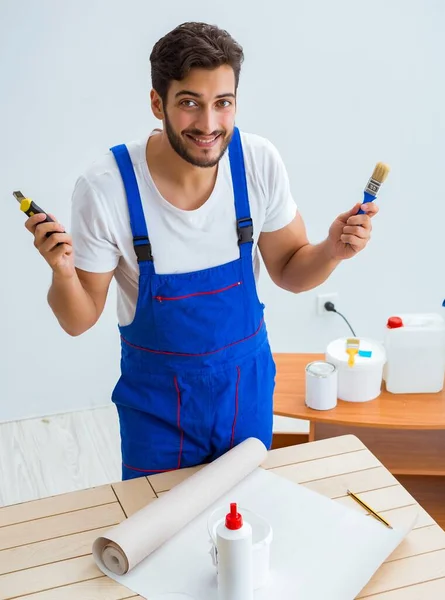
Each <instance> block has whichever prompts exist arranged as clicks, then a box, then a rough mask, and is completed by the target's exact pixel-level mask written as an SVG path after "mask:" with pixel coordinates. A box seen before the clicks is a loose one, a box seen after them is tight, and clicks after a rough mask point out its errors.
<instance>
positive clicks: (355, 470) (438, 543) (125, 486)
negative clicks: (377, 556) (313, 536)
mask: <svg viewBox="0 0 445 600" xmlns="http://www.w3.org/2000/svg"><path fill="white" fill-rule="evenodd" d="M262 466H263V467H264V468H266V469H272V470H273V471H274V472H275V473H277V474H279V475H281V476H283V477H286V478H288V479H291V480H292V481H295V482H297V483H300V484H302V485H304V486H306V487H308V488H310V489H312V490H315V491H316V492H319V493H321V494H324V495H325V496H328V497H330V498H333V499H335V501H337V502H340V503H342V504H345V505H348V506H350V507H351V508H352V509H354V510H360V511H364V509H362V508H361V507H360V506H359V505H358V504H356V503H355V502H354V501H353V500H352V499H351V498H350V497H348V496H347V494H346V490H347V489H348V488H350V489H352V490H353V491H355V492H357V493H359V494H360V496H361V497H362V498H363V500H364V501H365V502H368V503H369V505H370V506H372V507H373V508H374V509H375V510H376V511H378V512H380V513H381V514H382V516H384V517H385V518H386V519H387V520H389V521H390V522H391V523H392V524H393V525H397V523H398V522H400V520H402V519H403V520H404V519H405V518H406V515H407V514H408V513H410V511H416V512H417V511H418V512H419V517H418V520H417V522H416V525H415V528H414V529H413V531H412V532H411V533H410V534H409V535H408V537H407V538H406V539H405V540H404V541H403V542H402V544H401V545H400V546H399V547H398V548H397V549H396V550H395V552H394V553H393V554H392V555H391V556H390V557H389V558H388V560H387V561H386V562H385V563H384V564H383V565H382V566H381V567H380V569H379V570H378V571H377V573H376V574H375V575H374V577H373V578H372V579H371V581H370V582H369V583H368V585H367V586H366V587H365V588H364V589H363V590H362V592H361V594H360V595H359V596H358V598H371V599H372V600H426V599H428V600H439V599H442V600H443V598H445V532H444V531H443V530H442V529H441V528H440V527H439V526H438V525H437V523H435V521H434V520H433V519H432V518H431V517H430V516H429V515H428V513H427V512H426V511H425V510H424V509H423V508H421V507H420V506H419V505H418V504H417V502H416V501H415V499H414V498H413V497H412V496H411V495H410V494H409V493H408V492H407V491H406V490H405V489H404V488H403V487H402V486H401V485H400V484H399V483H398V481H397V480H396V479H395V478H394V477H393V476H392V475H391V474H390V473H389V471H388V470H387V469H386V468H385V467H384V466H383V465H382V464H381V463H380V462H379V461H378V460H377V458H376V457H375V456H374V455H373V454H372V453H371V452H370V451H369V450H368V449H367V448H366V447H365V446H364V445H363V444H362V443H361V442H360V441H359V440H358V439H357V438H356V437H355V436H351V435H348V436H341V437H337V438H333V439H329V440H322V441H318V442H311V443H307V444H301V445H298V446H293V447H288V448H280V449H277V450H272V451H270V452H269V455H268V458H267V460H266V462H265V463H264V464H263V465H262ZM199 468H201V467H195V468H192V469H182V470H180V471H175V472H170V473H162V474H159V475H155V476H153V477H148V478H147V477H142V478H139V479H133V480H131V481H126V482H118V483H115V484H112V485H104V486H101V487H97V488H92V489H87V490H82V491H77V492H71V493H69V494H63V495H60V496H53V497H51V498H45V499H41V500H36V501H33V502H27V503H23V504H17V505H12V506H7V507H4V508H1V509H0V600H12V599H15V600H18V599H19V598H20V600H124V599H130V598H131V599H133V600H135V599H136V598H140V596H137V595H135V594H134V593H132V592H131V591H129V590H128V589H127V588H126V587H124V586H122V585H120V584H118V583H116V582H115V581H113V580H112V579H110V578H108V577H106V576H104V575H103V574H102V573H101V571H100V570H99V569H98V568H97V566H96V564H95V562H94V560H93V557H92V555H91V547H92V543H93V541H94V539H95V538H96V537H98V536H99V535H101V534H102V533H103V532H104V531H106V529H107V528H109V527H110V526H112V525H115V524H117V523H119V522H121V521H122V520H124V519H125V518H126V517H128V516H130V515H131V514H133V513H134V512H135V511H136V510H138V509H139V508H141V507H142V506H144V505H146V504H148V503H149V502H155V501H156V498H157V497H158V496H159V495H160V494H162V493H165V492H167V491H168V490H169V489H171V488H172V487H173V486H174V485H176V484H177V483H179V482H180V481H181V480H183V479H184V478H185V477H188V476H189V475H190V474H191V473H193V472H195V471H196V470H197V469H199Z"/></svg>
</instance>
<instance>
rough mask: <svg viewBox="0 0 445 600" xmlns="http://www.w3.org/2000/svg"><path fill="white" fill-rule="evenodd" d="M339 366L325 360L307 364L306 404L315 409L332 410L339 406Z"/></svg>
mask: <svg viewBox="0 0 445 600" xmlns="http://www.w3.org/2000/svg"><path fill="white" fill-rule="evenodd" d="M337 386H338V371H337V367H336V366H335V365H333V364H332V363H330V362H327V361H324V360H316V361H314V362H311V363H309V364H308V365H307V366H306V406H308V407H309V408H313V409H315V410H331V409H332V408H335V407H336V406H337Z"/></svg>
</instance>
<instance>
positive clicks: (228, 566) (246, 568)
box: [216, 502, 253, 600]
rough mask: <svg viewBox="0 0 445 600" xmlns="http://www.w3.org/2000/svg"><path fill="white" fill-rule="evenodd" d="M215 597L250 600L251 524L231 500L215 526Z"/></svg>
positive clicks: (251, 597) (251, 589) (251, 574)
mask: <svg viewBox="0 0 445 600" xmlns="http://www.w3.org/2000/svg"><path fill="white" fill-rule="evenodd" d="M216 548H217V551H218V576H217V578H218V599H219V600H253V561H252V527H251V526H250V524H249V523H247V522H246V521H244V519H243V516H242V515H241V513H239V512H238V510H237V505H236V503H235V502H232V503H231V505H230V512H229V513H228V514H227V516H226V519H225V521H224V522H223V523H220V524H219V525H218V527H217V529H216Z"/></svg>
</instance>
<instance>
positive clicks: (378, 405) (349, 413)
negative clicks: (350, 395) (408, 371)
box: [274, 353, 445, 430]
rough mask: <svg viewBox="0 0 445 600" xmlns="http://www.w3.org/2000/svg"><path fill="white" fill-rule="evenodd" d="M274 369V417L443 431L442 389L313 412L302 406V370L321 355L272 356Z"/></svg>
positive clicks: (388, 395) (386, 396) (444, 401)
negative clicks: (274, 364) (429, 392)
mask: <svg viewBox="0 0 445 600" xmlns="http://www.w3.org/2000/svg"><path fill="white" fill-rule="evenodd" d="M274 359H275V363H276V366H277V381H276V391H275V396H274V413H275V414H276V415H281V416H285V417H295V418H298V419H307V420H310V421H314V422H323V423H331V424H334V423H335V424H341V425H360V426H367V427H378V428H389V429H409V430H414V429H427V430H432V429H439V430H443V429H445V388H444V389H443V390H442V392H440V393H438V394H391V393H390V392H387V391H386V390H385V388H384V384H383V386H382V393H381V395H380V396H379V397H378V398H376V399H375V400H372V401H370V402H343V401H341V400H339V401H338V404H337V406H336V407H335V408H333V409H332V410H314V409H311V408H308V407H307V406H306V404H305V391H306V384H305V376H306V373H305V368H306V365H308V364H309V363H310V362H312V361H314V360H324V355H323V354H296V353H295V354H292V353H288V354H285V353H283V354H280V353H278V354H274Z"/></svg>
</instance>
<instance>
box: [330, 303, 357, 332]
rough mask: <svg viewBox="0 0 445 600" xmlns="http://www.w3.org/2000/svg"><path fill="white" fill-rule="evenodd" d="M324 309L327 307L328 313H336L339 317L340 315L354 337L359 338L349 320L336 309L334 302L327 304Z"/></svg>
mask: <svg viewBox="0 0 445 600" xmlns="http://www.w3.org/2000/svg"><path fill="white" fill-rule="evenodd" d="M324 307H325V310H327V311H328V312H335V313H336V314H337V315H340V317H341V318H342V319H344V320H345V322H346V324H347V326H348V327H349V329H350V330H351V331H352V335H353V336H354V337H357V336H356V335H355V331H354V330H353V329H352V327H351V324H350V323H349V321H348V319H347V318H346V317H345V316H344V315H342V314H341V312H338V310H337V309H336V308H335V305H334V303H333V302H325V305H324Z"/></svg>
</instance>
